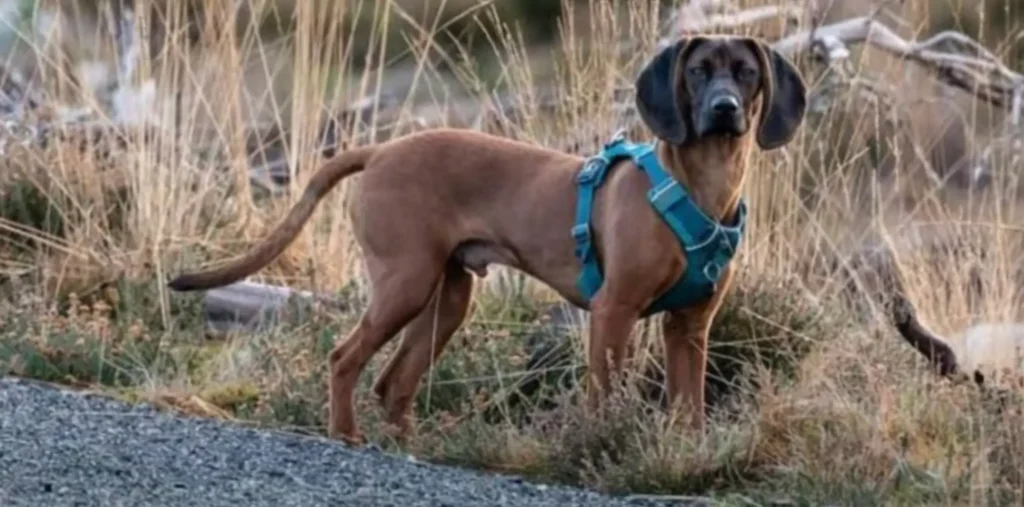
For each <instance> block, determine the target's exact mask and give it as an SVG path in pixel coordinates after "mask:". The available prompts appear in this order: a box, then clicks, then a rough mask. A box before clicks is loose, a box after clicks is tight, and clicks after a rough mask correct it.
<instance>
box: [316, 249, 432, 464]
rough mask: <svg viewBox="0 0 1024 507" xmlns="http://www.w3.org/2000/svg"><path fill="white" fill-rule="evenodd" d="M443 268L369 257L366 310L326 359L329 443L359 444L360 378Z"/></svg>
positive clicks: (427, 261) (413, 258)
mask: <svg viewBox="0 0 1024 507" xmlns="http://www.w3.org/2000/svg"><path fill="white" fill-rule="evenodd" d="M412 250H415V249H412ZM443 264H444V261H436V260H435V258H434V257H432V256H429V255H424V254H420V255H403V256H400V257H393V258H389V259H387V262H383V261H382V260H381V259H378V258H367V267H368V269H369V278H370V283H371V296H370V302H369V305H367V308H366V310H365V311H364V312H363V315H362V317H361V318H360V319H359V323H358V324H356V326H355V328H354V329H353V330H352V331H351V332H350V333H349V334H348V336H347V337H346V338H345V340H344V341H342V342H341V343H339V344H337V345H336V346H335V347H334V349H333V350H331V353H330V355H329V362H330V364H329V368H330V373H329V379H328V386H329V390H330V393H329V399H328V403H329V408H330V415H329V420H328V428H327V432H328V435H329V436H330V437H331V438H341V439H343V440H346V441H348V442H350V443H353V444H360V443H362V442H363V440H364V439H363V436H362V434H361V433H360V432H359V429H358V427H357V425H356V421H355V414H354V407H353V394H354V392H355V387H356V384H357V382H358V380H359V375H360V373H362V371H363V369H364V368H365V367H366V365H367V363H368V362H369V360H370V358H371V357H372V356H373V354H374V353H376V352H377V351H378V350H380V348H381V347H383V346H384V344H386V343H387V342H388V341H389V340H390V339H391V338H393V337H394V336H395V335H396V334H398V332H399V331H401V330H402V328H403V327H405V325H406V324H407V323H409V321H411V320H412V319H413V318H414V317H415V316H416V315H417V314H418V313H420V312H421V311H422V310H423V308H424V307H425V306H427V302H428V301H429V300H430V297H431V295H432V294H433V293H434V289H435V287H436V286H437V283H438V281H439V280H440V278H441V275H442V273H443V271H444V268H443Z"/></svg>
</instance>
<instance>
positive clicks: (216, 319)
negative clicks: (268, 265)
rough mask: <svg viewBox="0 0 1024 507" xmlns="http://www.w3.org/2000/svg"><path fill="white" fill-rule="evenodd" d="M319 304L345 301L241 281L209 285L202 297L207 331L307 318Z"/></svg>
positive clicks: (339, 305) (338, 306)
mask: <svg viewBox="0 0 1024 507" xmlns="http://www.w3.org/2000/svg"><path fill="white" fill-rule="evenodd" d="M320 307H327V308H330V309H332V310H335V311H339V310H344V309H346V308H348V307H349V304H348V303H347V302H346V301H342V300H339V299H337V298H333V297H330V296H327V295H322V294H314V293H312V292H310V291H300V290H295V289H290V288H288V287H280V286H275V285H266V284H262V283H256V282H248V281H242V282H237V283H233V284H231V285H227V286H224V287H218V288H216V289H211V290H210V291H208V292H207V293H206V294H205V296H204V297H203V311H204V314H205V318H206V324H207V330H208V332H211V333H214V334H221V333H228V332H237V331H244V332H258V331H266V330H269V329H271V328H273V327H275V326H277V325H280V324H281V323H284V322H301V321H304V320H306V319H307V318H308V317H309V316H310V315H311V314H312V313H313V312H315V311H316V310H317V309H318V308H320Z"/></svg>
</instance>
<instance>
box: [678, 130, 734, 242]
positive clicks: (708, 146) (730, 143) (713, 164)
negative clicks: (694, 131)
mask: <svg viewBox="0 0 1024 507" xmlns="http://www.w3.org/2000/svg"><path fill="white" fill-rule="evenodd" d="M750 147H751V135H749V134H748V135H744V136H741V137H736V138H713V139H699V140H696V141H693V142H691V143H688V144H686V145H685V146H673V145H669V144H667V143H662V142H659V143H658V158H660V159H661V161H662V164H663V166H664V167H665V169H666V170H667V171H668V172H669V173H670V174H671V175H672V177H673V178H675V179H676V180H677V181H679V183H681V184H682V185H683V186H685V187H686V190H687V192H689V193H690V195H691V196H692V198H693V201H694V204H696V205H697V207H699V208H700V209H701V210H702V211H703V212H704V213H705V214H706V215H707V216H708V217H710V218H713V219H715V220H718V221H719V222H724V223H731V222H732V220H733V218H734V216H735V213H736V207H737V206H738V205H739V200H740V193H741V191H742V188H743V181H744V179H745V178H746V173H747V170H746V167H747V158H748V156H749V154H750Z"/></svg>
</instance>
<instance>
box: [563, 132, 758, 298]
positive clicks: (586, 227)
mask: <svg viewBox="0 0 1024 507" xmlns="http://www.w3.org/2000/svg"><path fill="white" fill-rule="evenodd" d="M626 158H628V159H631V160H632V161H633V163H635V164H636V166H637V167H639V168H640V170H642V171H643V172H644V174H646V175H647V178H648V179H650V180H651V189H650V190H648V191H647V200H648V201H649V202H650V203H651V206H653V207H654V210H655V211H657V212H658V215H660V216H661V218H662V220H664V222H665V224H666V225H667V226H668V227H669V229H671V230H672V233H673V234H675V236H676V238H677V239H678V240H679V243H680V246H682V248H683V251H684V252H685V253H686V271H685V272H684V273H683V274H682V275H681V276H680V277H679V280H678V281H676V283H675V285H673V286H672V287H671V288H670V289H669V290H668V291H667V292H665V293H664V294H662V295H661V296H660V297H658V299H657V300H655V301H654V303H652V304H651V306H650V307H648V308H647V309H646V310H645V311H644V313H643V316H644V317H647V316H649V315H652V314H654V313H657V312H660V311H664V310H675V309H680V308H686V307H689V306H693V305H694V304H696V303H700V302H702V301H705V300H707V299H708V298H710V297H711V295H712V294H714V292H715V290H716V289H717V285H718V281H719V279H720V278H721V277H722V271H723V269H724V268H725V266H726V265H727V264H728V263H729V261H730V260H732V258H733V256H734V255H735V253H736V249H737V248H738V247H739V244H740V239H741V237H742V236H743V229H744V226H745V224H746V215H747V206H746V202H745V201H744V199H742V198H741V199H740V201H739V205H738V207H737V210H736V217H735V219H734V223H733V224H732V225H723V224H720V223H718V222H717V221H715V220H713V219H711V218H709V217H708V216H707V215H705V214H704V212H703V211H701V210H700V208H698V207H697V205H696V204H694V202H693V199H691V198H690V194H689V193H688V192H687V191H686V189H684V188H683V186H682V185H680V184H679V183H678V182H677V181H676V180H675V179H673V178H672V176H670V175H669V174H668V173H667V172H665V170H664V169H662V168H661V163H660V162H659V161H658V155H657V153H656V152H655V150H654V143H644V144H633V143H629V142H626V141H625V140H624V139H623V137H622V136H616V137H615V139H613V140H612V141H610V142H609V143H607V144H605V145H604V149H603V150H602V151H601V153H600V154H598V155H596V156H594V157H592V158H590V159H589V160H587V162H586V163H584V164H583V168H582V169H581V170H580V173H579V174H578V175H577V177H576V183H577V186H578V187H579V188H578V190H579V191H578V194H577V200H576V224H575V225H574V226H573V228H572V237H573V239H575V241H576V252H575V253H576V258H578V259H579V260H580V262H582V263H583V271H582V272H581V273H580V276H579V279H578V280H577V282H576V284H577V286H578V287H579V289H580V290H581V291H582V292H583V295H584V297H586V299H587V301H590V300H591V299H593V298H594V295H595V294H597V291H598V289H600V288H601V284H602V283H603V282H604V275H603V274H602V272H601V265H600V262H598V259H597V256H596V255H595V248H594V245H593V242H592V237H593V236H592V234H591V226H590V216H591V214H592V212H593V208H594V194H595V193H596V192H597V189H598V187H600V186H601V184H602V183H604V180H605V177H606V176H607V175H608V171H609V170H610V169H611V168H612V167H613V166H614V165H615V163H616V162H618V161H619V160H621V159H626Z"/></svg>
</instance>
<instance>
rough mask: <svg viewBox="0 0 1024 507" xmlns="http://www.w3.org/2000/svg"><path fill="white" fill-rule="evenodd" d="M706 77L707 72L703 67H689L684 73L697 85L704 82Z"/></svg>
mask: <svg viewBox="0 0 1024 507" xmlns="http://www.w3.org/2000/svg"><path fill="white" fill-rule="evenodd" d="M706 76H707V71H706V70H705V69H704V67H690V68H689V69H687V71H686V77H687V78H689V79H690V80H692V81H693V82H695V83H699V82H701V81H703V80H704V78H705V77H706Z"/></svg>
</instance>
